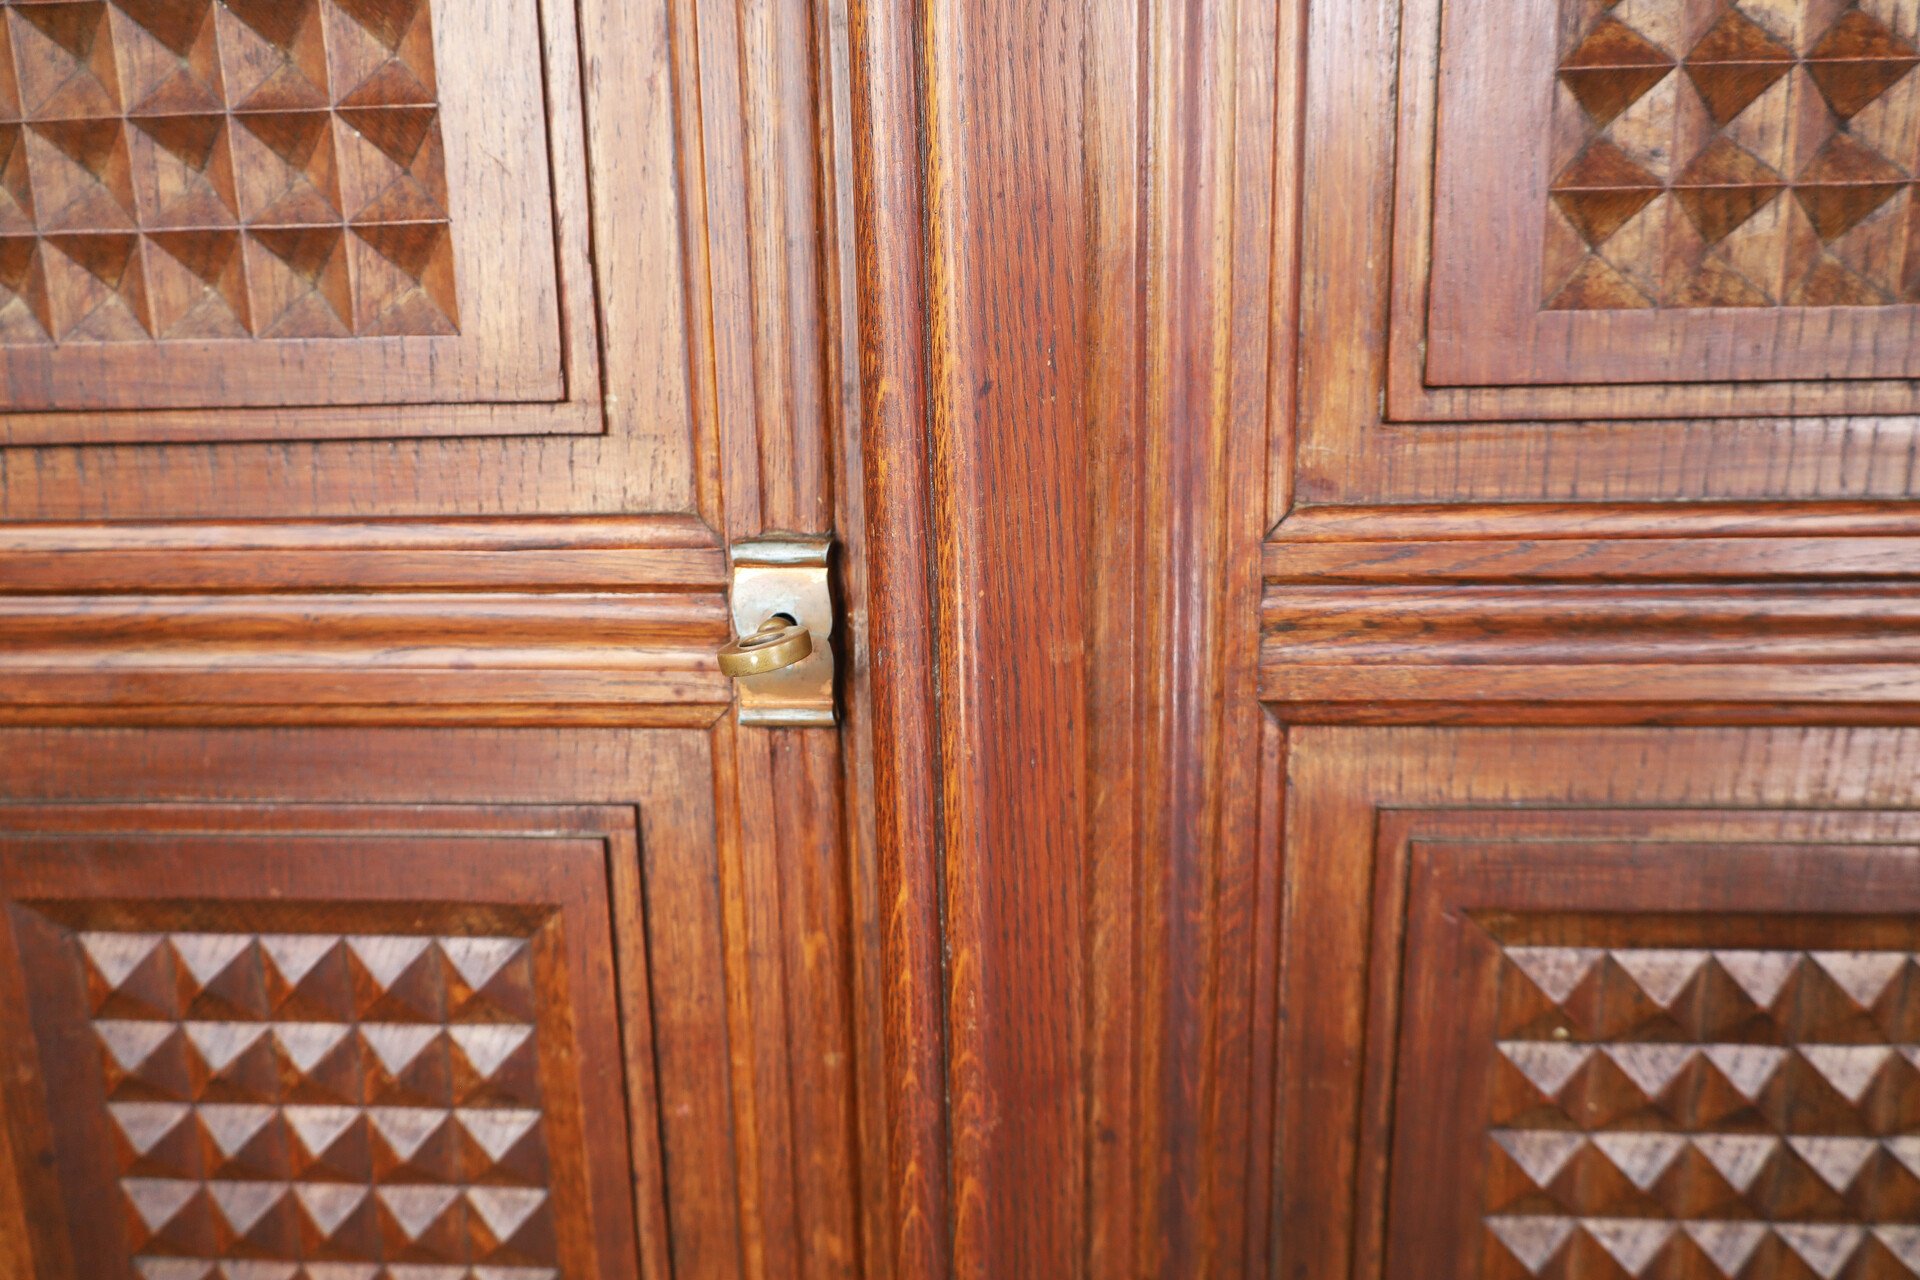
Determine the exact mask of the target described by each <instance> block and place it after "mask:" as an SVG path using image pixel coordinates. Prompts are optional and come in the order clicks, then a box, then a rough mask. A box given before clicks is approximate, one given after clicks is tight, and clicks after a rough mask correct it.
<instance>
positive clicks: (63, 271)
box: [0, 0, 592, 434]
mask: <svg viewBox="0 0 1920 1280" xmlns="http://www.w3.org/2000/svg"><path fill="white" fill-rule="evenodd" d="M539 10H540V5H539V0H486V3H484V4H481V5H479V6H477V7H475V6H463V8H462V10H461V12H460V16H459V20H458V21H457V22H454V23H453V24H452V25H451V26H449V25H447V24H445V23H436V22H435V20H434V14H433V7H432V4H431V3H430V0H345V2H344V3H341V2H339V0H271V2H268V0H233V2H232V3H227V2H226V0H218V2H216V0H116V2H115V3H112V4H108V3H106V2H105V0H18V2H16V3H10V4H7V5H5V6H4V11H3V12H0V27H4V35H3V36H0V46H4V47H0V367H4V369H5V372H6V379H7V388H6V391H5V394H4V396H0V412H7V413H14V414H18V413H22V412H41V413H45V412H67V411H73V410H85V409H99V410H117V411H123V412H130V411H141V410H145V411H155V410H166V409H181V408H193V409H239V408H245V407H249V406H254V407H277V408H286V409H299V408H320V407H324V406H328V405H338V404H347V405H352V404H409V403H413V404H463V403H475V404H486V403H515V402H522V403H529V404H533V403H547V404H557V403H561V402H564V401H566V400H567V399H568V398H569V385H568V383H569V375H570V373H571V376H572V377H573V378H576V379H577V378H579V377H580V376H582V375H584V374H586V373H588V372H589V371H590V368H591V366H590V364H589V363H584V362H585V361H586V360H587V359H588V357H586V356H585V355H584V354H583V353H582V352H581V351H579V350H567V349H566V348H567V346H568V343H567V339H566V335H565V334H563V332H562V330H563V314H564V316H565V320H564V324H565V325H572V326H574V327H575V328H580V329H582V335H581V336H584V337H587V338H589V339H591V336H592V334H591V327H590V324H589V313H586V312H582V311H581V309H580V307H579V305H578V303H577V302H576V301H575V300H573V299H572V298H570V297H567V296H563V295H564V294H565V293H566V291H565V290H563V288H562V283H563V280H564V279H567V278H571V279H572V280H573V281H574V282H575V283H576V284H580V283H584V282H583V281H582V280H580V278H579V275H578V272H579V271H580V268H581V264H580V263H579V261H578V259H577V257H575V255H573V254H571V253H569V252H567V251H566V250H565V247H564V246H563V245H562V243H561V242H560V241H559V240H557V239H556V235H557V231H558V227H559V218H560V213H559V207H558V205H557V203H556V202H557V201H558V200H563V199H567V198H574V197H577V194H578V192H579V190H580V188H581V186H582V184H583V182H584V174H583V173H582V172H581V171H580V169H579V167H578V165H577V164H575V163H571V162H569V161H568V158H569V157H570V156H572V155H574V154H576V149H575V148H574V147H573V146H571V145H564V144H563V145H559V146H557V147H556V145H555V144H554V143H552V142H550V140H549V136H548V135H549V131H550V129H564V128H568V127H577V126H573V122H572V120H571V119H570V117H569V116H568V115H567V114H561V115H560V116H558V118H556V119H553V120H552V121H550V120H549V108H548V106H547V103H546V101H545V95H544V91H543V83H542V82H543V78H544V75H545V69H546V66H547V61H548V58H547V52H546V50H545V49H544V48H543V43H544V42H543V40H542V38H541V27H542V18H541V15H540V11H539ZM556 160H558V161H561V162H563V163H558V164H556V163H555V162H556ZM569 366H572V368H571V370H569ZM43 429H44V424H43ZM403 434H410V433H409V432H405V431H404V429H403Z"/></svg>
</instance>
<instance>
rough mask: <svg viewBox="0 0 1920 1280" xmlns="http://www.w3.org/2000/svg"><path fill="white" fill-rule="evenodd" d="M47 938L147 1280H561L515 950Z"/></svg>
mask: <svg viewBox="0 0 1920 1280" xmlns="http://www.w3.org/2000/svg"><path fill="white" fill-rule="evenodd" d="M46 910H47V912H49V913H50V914H51V915H53V916H56V917H58V916H66V917H69V918H72V917H75V916H80V917H84V916H85V915H86V912H85V911H84V910H76V909H75V904H70V903H69V904H49V905H48V906H47V907H46ZM64 936H65V945H66V948H67V950H68V952H69V958H70V959H71V961H72V962H74V963H75V964H77V965H78V966H79V968H80V970H81V971H82V972H83V974H84V981H85V986H86V991H87V1004H88V1006H89V1018H88V1022H89V1025H90V1026H91V1029H92V1032H93V1036H94V1038H95V1039H96V1040H97V1042H98V1055H97V1056H98V1068H99V1072H100V1077H99V1082H98V1083H99V1088H100V1094H101V1096H102V1098H103V1099H104V1103H103V1105H104V1110H105V1113H106V1119H107V1120H108V1122H109V1124H108V1126H107V1129H108V1131H109V1132H110V1133H111V1135H112V1148H113V1153H114V1159H115V1164H116V1173H117V1186H118V1192H119V1197H118V1198H119V1205H118V1209H119V1214H118V1216H119V1218H120V1221H121V1223H122V1224H123V1228H124V1230H125V1231H126V1233H127V1239H128V1244H129V1247H130V1249H131V1253H132V1265H133V1269H134V1271H135V1272H136V1273H137V1274H138V1275H140V1276H141V1277H144V1278H145V1280H198V1278H201V1277H208V1276H213V1275H222V1276H226V1277H230V1278H231V1280H256V1278H258V1280H265V1278H266V1277H269V1276H281V1277H294V1276H299V1275H302V1274H304V1275H306V1276H307V1277H308V1278H309V1280H346V1278H347V1277H349V1276H364V1277H369V1278H371V1277H374V1276H380V1275H390V1276H392V1277H393V1280H456V1277H457V1278H460V1280H465V1277H468V1276H476V1275H477V1276H481V1277H484V1278H485V1280H553V1278H554V1277H556V1276H557V1275H559V1274H560V1273H559V1271H558V1258H557V1255H556V1240H555V1226H554V1221H553V1205H552V1203H551V1181H552V1173H551V1163H550V1159H549V1156H548V1140H547V1133H546V1130H547V1125H546V1124H545V1123H544V1119H545V1117H544V1108H543V1100H542V1096H541V1089H540V1070H539V1060H540V1048H541V1046H540V1044H539V1037H538V1035H537V1032H536V1028H535V1021H536V1018H537V1013H538V1010H537V1005H538V996H537V994H536V992H537V991H538V984H537V981H536V977H535V973H534V966H533V960H532V954H531V949H530V947H529V940H528V938H527V937H526V936H513V935H511V934H509V935H505V936H476V935H471V934H461V935H454V936H439V937H435V936H423V935H418V934H391V933H389V934H367V935H340V934H334V933H305V932H293V933H257V934H247V933H212V932H172V933H159V932H148V931H140V930H130V929H81V930H77V931H64ZM216 1268H218V1270H216ZM381 1268H384V1271H383V1270H381Z"/></svg>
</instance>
